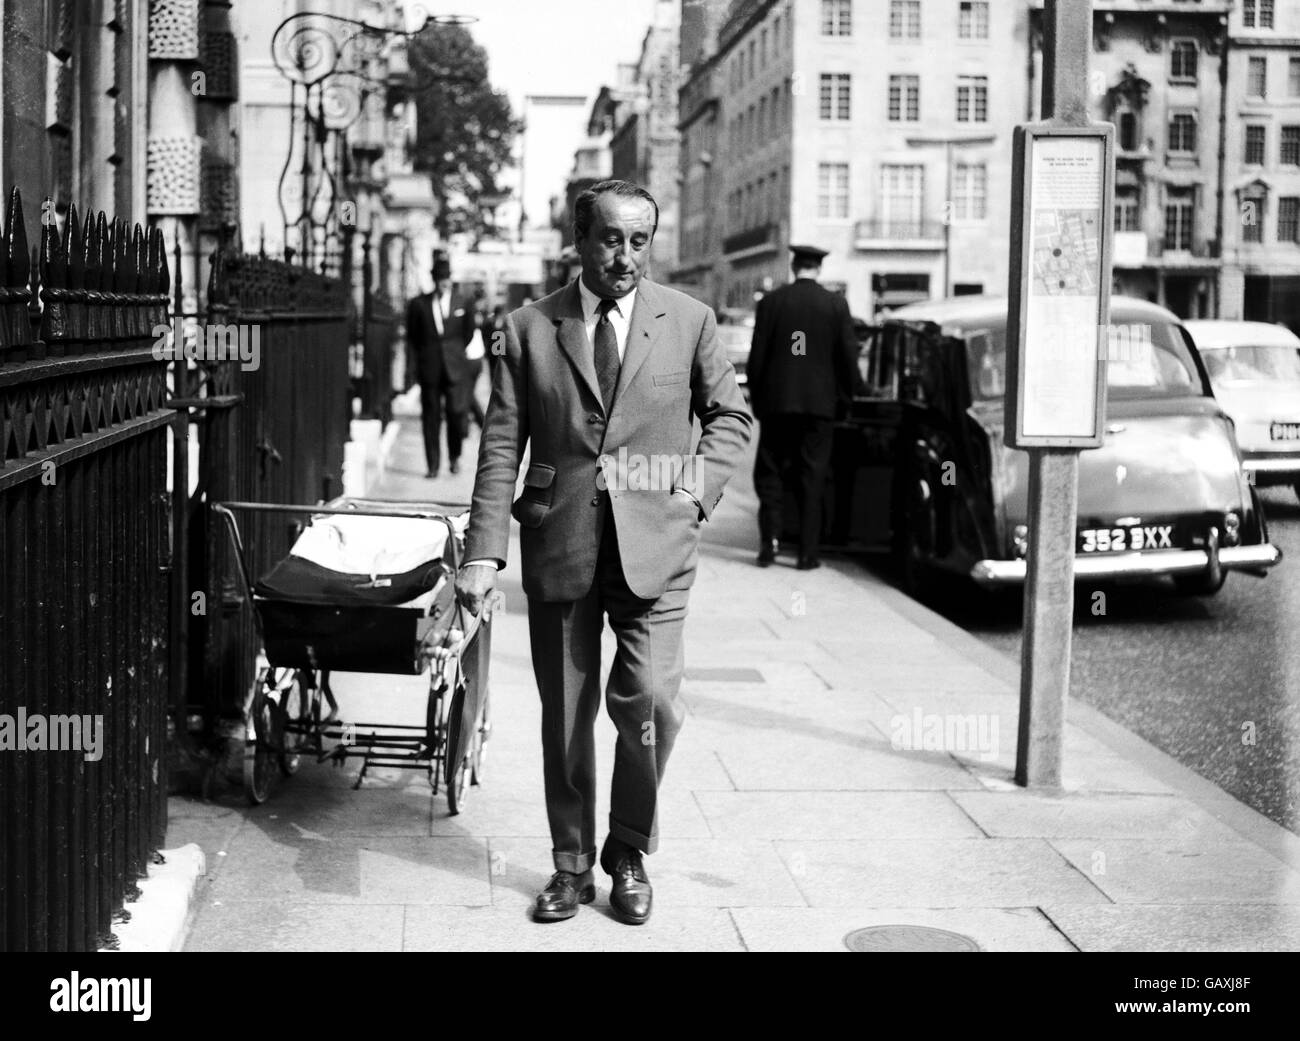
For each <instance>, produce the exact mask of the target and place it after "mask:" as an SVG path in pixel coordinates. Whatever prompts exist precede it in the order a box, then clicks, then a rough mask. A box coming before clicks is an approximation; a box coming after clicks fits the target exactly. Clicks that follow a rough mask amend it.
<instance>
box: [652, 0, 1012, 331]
mask: <svg viewBox="0 0 1300 1041" xmlns="http://www.w3.org/2000/svg"><path fill="white" fill-rule="evenodd" d="M1028 22H1029V8H1028V6H1027V5H1026V4H1023V3H1013V2H1010V0H1001V2H999V0H993V2H978V0H977V2H964V0H882V2H879V3H868V2H866V0H796V2H790V0H766V2H764V0H739V2H737V3H734V4H733V5H732V6H731V8H730V10H729V13H728V16H727V18H726V19H725V21H724V22H723V23H722V25H721V27H720V29H719V32H718V39H717V45H716V48H715V49H714V50H713V53H712V54H710V55H709V57H707V58H706V59H704V60H702V61H701V62H699V63H698V64H697V65H695V66H693V67H691V68H690V70H689V72H688V73H687V74H686V82H685V83H684V85H683V88H682V91H681V93H680V97H679V100H680V102H681V104H680V118H681V129H682V135H683V138H682V148H681V152H680V154H681V165H682V177H683V201H682V222H683V223H682V227H683V234H682V239H683V243H684V245H683V248H682V251H681V253H682V263H681V264H680V265H679V269H678V272H677V274H678V276H679V278H680V280H682V281H691V282H694V283H696V284H698V285H701V287H702V288H706V287H705V283H708V285H707V288H706V293H707V294H711V296H712V299H711V301H710V302H714V303H715V304H717V305H718V306H725V307H734V308H745V309H748V308H750V307H752V306H753V303H754V300H755V298H756V295H758V294H761V293H763V292H765V291H766V290H768V289H770V288H772V287H773V286H775V285H779V284H780V283H782V282H783V281H785V280H786V279H787V278H788V277H789V255H788V253H787V249H786V247H788V246H789V245H790V244H791V243H792V242H808V243H812V244H815V245H818V246H820V247H822V248H823V249H827V250H829V251H830V255H829V256H828V257H827V258H826V262H825V264H824V266H823V276H824V277H823V281H824V282H825V283H826V284H828V285H830V286H832V287H834V288H838V289H840V290H842V291H843V292H844V293H845V294H846V295H847V297H848V299H849V303H850V307H851V309H852V310H853V312H854V313H855V314H860V315H872V314H876V313H878V312H880V311H881V310H883V309H886V308H890V307H895V306H899V305H901V304H904V303H907V302H910V301H912V300H917V299H927V298H929V297H931V296H943V295H946V294H949V293H973V292H985V291H993V292H997V291H1002V290H1004V288H1005V285H1006V278H1007V257H1006V255H1005V251H1004V250H1003V251H997V250H989V249H988V248H987V247H988V241H989V238H990V236H991V235H992V236H997V237H1005V236H1006V234H1007V229H1008V222H1009V220H1010V214H1009V204H1010V191H1009V183H1010V181H1009V177H1010V154H1011V132H1012V129H1013V128H1014V126H1015V124H1016V123H1017V122H1020V121H1022V120H1023V118H1024V113H1025V110H1026V105H1025V91H1026V89H1027V86H1028V84H1027V81H1026V76H1025V68H1026V60H1025V58H1026V57H1027V54H1028ZM1009 47H1010V48H1011V49H1012V50H1013V51H1014V52H1015V53H1018V54H1020V55H1022V59H1021V60H1019V61H1016V60H1010V61H1009V60H1007V57H1006V55H1007V51H1008V49H1009ZM710 145H711V147H709V146H710ZM702 154H703V155H706V156H707V158H708V159H709V160H710V161H709V162H703V161H701V155H702ZM710 195H712V197H713V199H714V203H713V205H714V206H715V207H716V208H717V210H718V211H719V212H718V214H717V215H716V217H715V218H714V219H712V220H710V214H709V208H708V203H707V202H706V200H707V199H708V198H709V196H710ZM706 298H708V295H706Z"/></svg>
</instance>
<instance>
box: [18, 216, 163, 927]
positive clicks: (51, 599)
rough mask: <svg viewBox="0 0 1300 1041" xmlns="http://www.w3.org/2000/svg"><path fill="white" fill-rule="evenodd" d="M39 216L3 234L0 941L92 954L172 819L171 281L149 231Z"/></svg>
mask: <svg viewBox="0 0 1300 1041" xmlns="http://www.w3.org/2000/svg"><path fill="white" fill-rule="evenodd" d="M45 212H46V213H47V214H49V220H48V221H47V222H45V223H43V224H42V227H41V241H40V245H39V247H38V249H35V250H32V251H31V253H30V254H29V252H28V245H27V242H28V240H27V230H26V227H25V225H24V221H23V216H22V205H21V201H20V199H19V197H18V193H17V191H14V192H13V193H12V195H11V196H10V200H9V206H8V212H7V215H6V219H5V223H4V227H3V229H2V230H0V245H2V249H0V312H2V318H0V547H2V548H0V554H2V556H0V563H2V564H3V568H2V570H3V578H0V715H3V716H4V717H6V718H5V720H3V723H7V724H8V726H9V727H10V730H9V734H10V737H11V738H12V739H13V740H14V744H13V746H9V745H7V744H6V745H5V746H4V747H3V749H2V750H0V879H2V880H3V888H2V889H0V949H5V950H11V951H39V950H71V951H85V950H95V949H96V947H97V946H99V945H101V944H104V943H111V928H112V920H113V915H114V913H115V912H116V911H118V910H119V909H120V908H121V907H122V904H123V901H124V899H125V898H126V897H127V896H128V895H130V894H131V893H132V891H133V890H134V889H135V885H136V881H137V879H139V878H140V877H142V876H143V875H144V873H145V871H146V868H147V865H148V863H149V860H150V857H151V855H152V854H153V852H154V850H156V849H157V848H158V846H159V844H160V843H161V841H162V837H163V832H164V828H165V826H166V791H167V763H166V755H165V748H166V743H167V710H168V680H169V670H168V641H169V625H168V607H169V599H170V597H169V576H168V573H167V572H168V571H169V570H170V568H171V563H172V561H171V540H170V538H169V523H168V519H169V515H168V504H169V495H168V481H167V436H168V425H169V423H170V422H171V420H172V413H171V412H170V411H169V410H168V408H167V404H166V397H167V386H166V363H165V361H164V360H163V359H162V358H161V357H160V356H159V355H158V353H157V352H155V351H154V350H153V345H154V342H155V341H154V336H153V330H154V329H155V327H156V326H159V325H165V324H166V320H167V288H168V283H169V278H168V272H167V263H166V257H165V254H164V248H163V243H162V238H161V235H160V234H159V233H158V232H156V231H150V232H145V231H144V230H143V229H142V228H141V227H140V225H138V224H137V225H135V226H134V228H132V227H130V226H128V225H127V223H126V222H124V221H120V220H110V219H109V218H108V217H107V215H105V214H103V213H92V214H90V215H88V216H87V217H86V219H85V221H84V223H83V222H82V221H81V220H79V218H78V215H77V211H76V209H75V207H74V208H73V209H72V210H71V212H70V213H69V215H68V218H67V220H66V221H65V222H64V224H63V228H62V229H61V230H60V228H59V226H58V224H57V223H56V221H55V219H54V215H53V212H52V210H51V209H50V207H49V205H48V204H47V206H46V210H45ZM74 720H75V722H74ZM56 746H57V747H56Z"/></svg>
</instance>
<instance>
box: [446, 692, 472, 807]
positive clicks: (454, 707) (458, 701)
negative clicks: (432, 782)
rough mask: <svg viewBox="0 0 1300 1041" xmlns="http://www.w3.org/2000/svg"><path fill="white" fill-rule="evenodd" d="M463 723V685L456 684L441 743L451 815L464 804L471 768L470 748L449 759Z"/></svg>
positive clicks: (455, 746)
mask: <svg viewBox="0 0 1300 1041" xmlns="http://www.w3.org/2000/svg"><path fill="white" fill-rule="evenodd" d="M465 725H466V720H465V687H464V686H463V685H462V684H457V685H456V693H455V694H454V695H453V696H452V699H451V706H450V707H449V708H448V710H447V743H446V744H445V745H443V755H444V756H445V757H446V758H445V759H444V760H443V764H444V766H445V769H446V776H447V811H448V812H449V813H450V814H451V815H452V816H453V817H454V816H456V814H458V813H460V811H461V810H462V809H463V808H464V806H465V793H466V791H467V790H468V789H469V782H470V776H471V773H472V769H473V768H472V761H473V758H474V754H473V750H472V748H471V749H468V750H466V752H465V754H464V755H462V756H461V757H460V758H459V759H458V760H456V762H454V763H453V762H452V761H451V756H452V755H454V754H455V749H456V748H457V747H458V746H459V745H460V735H461V730H462V728H463V727H464V726H465ZM471 725H472V721H471ZM477 743H478V741H477V734H476V735H475V741H474V744H475V745H477Z"/></svg>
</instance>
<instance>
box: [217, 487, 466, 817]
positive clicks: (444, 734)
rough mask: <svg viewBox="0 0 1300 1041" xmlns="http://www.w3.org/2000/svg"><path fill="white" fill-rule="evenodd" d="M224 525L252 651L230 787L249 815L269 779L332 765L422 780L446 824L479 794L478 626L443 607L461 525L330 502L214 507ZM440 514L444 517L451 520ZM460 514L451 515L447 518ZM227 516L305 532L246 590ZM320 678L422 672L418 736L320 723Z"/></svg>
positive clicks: (370, 504) (325, 691)
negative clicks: (287, 522) (299, 518)
mask: <svg viewBox="0 0 1300 1041" xmlns="http://www.w3.org/2000/svg"><path fill="white" fill-rule="evenodd" d="M212 508H213V510H214V511H215V512H216V513H218V514H219V515H220V516H221V517H222V518H223V519H224V520H225V522H226V527H227V530H228V532H229V534H230V538H231V542H232V544H233V546H234V552H235V558H236V560H237V561H238V565H239V572H240V576H241V578H242V579H243V583H244V586H245V591H246V593H247V595H248V598H249V602H250V603H252V605H253V610H254V616H255V618H256V622H257V628H258V632H259V634H260V636H261V639H262V645H263V650H262V653H261V654H260V655H259V658H258V663H257V674H256V677H255V679H254V682H253V685H252V689H251V691H250V694H249V700H248V705H247V712H246V719H247V721H248V724H247V735H246V746H245V755H244V787H245V790H246V792H247V794H248V798H249V801H250V802H252V803H254V804H257V803H262V802H264V801H265V800H266V798H267V796H268V795H269V794H270V790H271V783H272V778H273V776H274V774H275V772H276V770H277V769H278V770H279V772H280V773H281V774H282V775H283V776H285V777H288V776H291V775H292V774H294V773H295V772H296V771H297V769H298V765H299V761H300V757H301V756H303V755H308V754H314V755H316V756H317V759H318V761H321V762H324V761H332V762H334V763H335V764H336V765H341V764H342V763H343V762H344V761H345V760H346V759H348V758H360V759H361V760H362V765H361V771H360V773H359V774H358V776H357V780H356V784H355V785H354V787H355V788H359V787H360V786H361V782H362V781H363V780H364V779H365V776H366V772H367V771H368V770H369V769H370V767H371V766H390V767H399V768H414V769H423V770H426V771H427V772H428V776H429V781H430V784H431V785H432V786H433V790H434V793H435V794H437V792H438V788H439V784H440V782H441V783H445V784H446V789H447V806H448V809H449V810H450V812H451V813H453V814H455V813H459V812H460V809H461V807H462V806H463V805H464V802H465V795H466V792H467V790H468V787H469V786H470V785H477V784H479V783H480V779H481V777H482V772H483V746H484V742H485V741H486V740H487V737H488V735H489V733H490V731H491V723H490V720H489V694H488V686H487V673H488V656H489V654H490V650H491V624H490V621H489V619H488V618H487V617H486V616H487V612H486V611H485V612H484V613H483V614H482V615H479V616H474V615H471V614H470V613H469V612H468V611H465V610H464V609H463V608H461V606H460V605H459V604H458V603H457V602H456V594H455V577H456V572H457V570H458V568H459V567H460V564H461V557H462V554H463V552H464V532H465V526H466V524H467V523H468V519H469V514H468V513H467V512H462V513H460V514H459V515H456V516H451V515H449V514H448V513H446V512H442V511H443V510H446V509H448V507H446V506H442V507H439V506H436V505H435V506H431V507H429V508H428V509H422V508H420V507H419V506H418V505H417V504H414V503H395V502H379V501H376V500H367V499H349V498H340V499H335V500H333V501H332V502H330V503H327V504H326V505H324V506H288V505H282V504H271V503H251V502H227V503H214V504H213V506H212ZM453 508H454V507H453ZM460 509H464V508H463V507H461V508H460ZM235 511H240V512H261V513H295V514H302V515H305V516H307V517H308V518H309V519H308V522H307V526H306V527H305V528H304V529H303V530H302V533H301V534H300V535H299V536H298V538H297V539H296V541H295V542H294V545H293V547H292V549H291V550H290V552H289V555H288V556H286V557H285V558H284V559H282V560H280V561H279V562H277V563H276V564H275V566H274V567H273V568H272V569H271V570H270V571H269V572H267V573H266V574H265V575H263V576H262V578H261V579H259V580H257V581H256V582H255V581H253V579H252V577H251V575H250V573H249V569H248V563H247V559H246V557H245V553H244V544H243V539H242V538H241V536H240V531H239V524H238V522H237V521H236V519H235ZM332 670H339V671H348V672H376V673H388V674H404V675H419V674H421V673H423V672H425V671H426V670H427V671H428V673H429V686H428V697H427V700H426V703H425V718H424V723H423V724H422V725H397V724H368V723H355V722H345V721H343V720H341V719H337V718H335V715H334V713H332V712H331V713H329V714H326V715H323V714H322V700H324V699H328V700H329V701H330V703H331V704H332V703H333V700H334V698H333V692H332V691H331V689H330V672H331V671H332Z"/></svg>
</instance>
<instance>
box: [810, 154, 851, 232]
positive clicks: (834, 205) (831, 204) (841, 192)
mask: <svg viewBox="0 0 1300 1041" xmlns="http://www.w3.org/2000/svg"><path fill="white" fill-rule="evenodd" d="M848 215H849V164H848V163H818V164H817V217H818V219H820V220H844V219H846V218H847V217H848Z"/></svg>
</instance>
